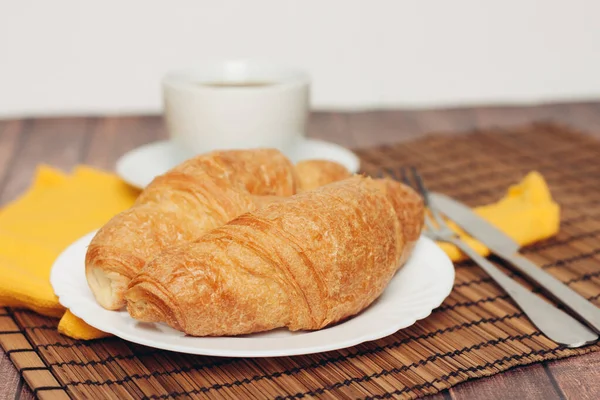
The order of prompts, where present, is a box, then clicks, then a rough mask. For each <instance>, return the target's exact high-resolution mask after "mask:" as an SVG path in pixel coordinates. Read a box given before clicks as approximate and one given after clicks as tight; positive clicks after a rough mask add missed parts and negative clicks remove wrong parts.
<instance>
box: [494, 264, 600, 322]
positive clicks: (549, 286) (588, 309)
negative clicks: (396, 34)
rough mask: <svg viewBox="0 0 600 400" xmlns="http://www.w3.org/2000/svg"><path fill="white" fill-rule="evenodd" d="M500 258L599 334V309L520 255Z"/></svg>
mask: <svg viewBox="0 0 600 400" xmlns="http://www.w3.org/2000/svg"><path fill="white" fill-rule="evenodd" d="M501 257H502V258H503V259H504V260H506V261H508V262H509V263H511V264H512V265H514V266H515V267H516V269H517V270H519V271H520V272H522V273H523V274H525V275H527V276H528V277H529V278H530V279H531V280H532V281H533V282H535V283H536V284H537V285H539V286H540V287H541V288H543V289H544V290H545V291H546V292H548V294H550V295H551V296H552V297H554V298H555V299H556V300H557V301H558V302H560V303H562V304H563V305H565V306H566V307H567V308H569V310H571V311H572V312H573V313H575V314H576V315H578V316H579V317H580V318H581V319H582V320H583V321H585V322H587V324H588V325H589V326H590V327H591V328H593V329H594V330H595V331H596V332H598V333H600V308H598V307H596V306H595V305H594V304H592V303H591V302H590V301H588V300H587V299H586V298H585V297H583V296H581V295H580V294H579V293H577V292H576V291H574V290H573V289H571V288H570V287H568V286H567V285H565V284H564V283H562V282H561V281H560V280H558V279H556V278H555V277H554V276H552V275H551V274H549V273H548V272H546V271H544V270H543V269H541V268H540V267H538V266H537V265H536V264H534V263H533V262H531V261H529V260H528V259H527V258H525V257H523V256H522V255H520V254H512V255H508V256H504V255H502V256H501Z"/></svg>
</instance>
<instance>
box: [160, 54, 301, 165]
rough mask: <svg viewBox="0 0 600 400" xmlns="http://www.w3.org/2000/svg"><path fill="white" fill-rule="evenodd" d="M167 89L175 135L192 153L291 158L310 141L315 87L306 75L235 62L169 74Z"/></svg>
mask: <svg viewBox="0 0 600 400" xmlns="http://www.w3.org/2000/svg"><path fill="white" fill-rule="evenodd" d="M162 84H163V98H164V107H165V119H166V123H167V129H168V131H169V135H170V136H171V139H172V140H173V141H175V142H176V143H177V144H179V145H181V148H182V149H185V151H187V152H188V153H193V154H199V153H203V152H207V151H211V150H216V149H244V148H257V147H271V148H276V149H279V150H281V151H284V152H286V151H287V150H289V149H290V148H291V147H293V146H294V143H296V142H297V141H298V140H301V139H302V138H303V136H304V135H305V128H306V121H307V117H308V112H309V86H310V81H309V77H308V75H307V74H306V73H305V72H303V71H299V70H294V69H291V68H285V67H281V66H276V65H272V64H267V63H260V62H253V61H230V62H224V63H221V64H213V65H206V66H202V67H197V68H190V69H187V70H181V71H174V72H171V73H168V74H167V75H166V76H165V78H164V79H163V82H162Z"/></svg>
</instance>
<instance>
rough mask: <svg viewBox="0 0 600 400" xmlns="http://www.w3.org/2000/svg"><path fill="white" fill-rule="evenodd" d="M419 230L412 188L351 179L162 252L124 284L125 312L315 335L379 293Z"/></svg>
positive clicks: (187, 324) (237, 329) (201, 325)
mask: <svg viewBox="0 0 600 400" xmlns="http://www.w3.org/2000/svg"><path fill="white" fill-rule="evenodd" d="M422 224H423V205H422V202H421V200H420V198H419V196H418V195H417V194H416V193H414V192H413V191H412V190H410V189H408V188H407V187H406V186H404V185H402V184H400V183H397V182H393V181H389V180H372V179H370V178H365V177H361V176H356V177H353V178H350V179H346V180H344V181H340V182H337V183H333V184H330V185H327V186H324V187H322V188H319V189H316V190H313V191H310V192H306V193H302V194H298V195H295V196H293V197H291V198H288V199H284V200H280V201H278V202H276V203H273V204H270V205H268V206H266V207H263V208H260V209H258V210H256V211H253V212H250V213H246V214H244V215H242V216H240V217H238V218H236V219H234V220H233V221H231V222H229V223H228V224H226V225H224V226H222V227H219V228H216V229H214V230H212V231H210V232H209V233H207V234H205V235H204V236H202V237H201V238H200V239H198V240H195V241H193V242H191V243H187V244H184V245H181V246H177V247H176V248H172V249H170V250H168V251H166V252H164V253H162V254H161V255H160V256H158V257H157V258H155V259H154V260H153V261H151V262H150V263H149V264H148V265H146V266H145V267H144V268H143V269H142V271H141V272H140V273H139V274H138V275H137V276H136V277H135V278H134V279H133V280H132V281H131V283H130V285H129V289H128V290H127V292H126V299H127V309H128V311H129V313H130V314H131V316H132V317H133V318H136V319H138V320H142V321H149V322H166V323H167V324H169V325H170V326H172V327H174V328H175V329H179V330H182V331H184V332H186V333H188V334H191V335H196V336H221V335H239V334H247V333H252V332H259V331H265V330H270V329H274V328H278V327H288V328H289V329H290V330H313V329H320V328H323V327H325V326H327V325H329V324H331V323H335V322H337V321H340V320H343V319H345V318H347V317H349V316H352V315H355V314H357V313H358V312H360V311H361V310H363V309H364V308H365V307H367V306H368V305H369V304H371V303H372V302H373V301H374V300H375V299H376V298H377V297H378V296H379V295H380V294H381V293H382V292H383V290H384V289H385V287H386V285H387V284H388V283H389V281H390V279H391V278H392V277H393V275H394V273H395V272H396V271H397V269H398V268H399V267H400V266H401V265H402V264H403V262H404V261H405V260H406V258H407V257H408V254H409V253H410V251H411V250H412V248H413V246H414V243H415V242H416V240H417V239H418V236H419V234H420V231H421V227H422Z"/></svg>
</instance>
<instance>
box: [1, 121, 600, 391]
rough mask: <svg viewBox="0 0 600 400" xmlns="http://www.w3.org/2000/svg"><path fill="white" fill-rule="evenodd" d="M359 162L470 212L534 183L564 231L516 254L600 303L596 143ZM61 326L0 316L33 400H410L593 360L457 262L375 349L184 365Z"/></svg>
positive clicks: (191, 360) (497, 135) (420, 143)
mask: <svg viewBox="0 0 600 400" xmlns="http://www.w3.org/2000/svg"><path fill="white" fill-rule="evenodd" d="M357 153H358V154H359V156H360V157H361V159H362V160H363V169H364V171H365V172H366V173H368V174H372V175H377V174H379V173H380V172H382V171H383V172H387V173H389V174H394V173H397V171H398V168H399V167H401V166H405V165H414V166H416V167H418V168H419V170H420V171H421V173H422V175H423V176H424V178H425V180H426V181H427V184H428V186H430V187H431V188H432V189H434V190H439V191H443V192H445V193H447V194H449V195H451V196H454V197H456V198H458V199H460V200H462V201H464V202H465V203H467V204H469V205H472V206H474V205H478V204H484V203H488V202H492V201H495V200H496V199H498V198H499V196H501V195H502V194H503V193H504V192H505V190H506V188H507V187H508V186H509V185H511V184H513V183H515V182H517V181H518V180H520V179H521V178H522V177H523V176H524V175H525V174H526V173H527V172H529V171H531V170H538V171H540V172H541V173H542V174H543V175H544V177H545V178H546V179H547V181H548V183H549V185H550V187H551V190H552V193H553V195H554V197H555V199H556V200H557V202H558V203H560V204H561V206H562V215H561V231H560V233H559V234H558V235H557V236H556V237H554V238H551V239H549V240H546V241H543V242H540V243H536V244H534V245H532V246H529V247H527V248H526V249H524V253H525V254H527V256H528V257H529V258H531V260H533V261H534V262H536V263H538V264H540V265H541V266H542V268H544V269H546V270H547V271H549V272H550V273H552V274H553V275H555V276H556V277H557V278H559V279H561V280H562V281H563V282H565V283H567V284H568V285H570V286H571V287H572V288H573V289H575V290H576V291H578V292H579V293H581V294H582V295H583V296H585V297H587V298H588V299H590V300H591V301H592V302H594V303H595V304H597V305H600V241H599V240H598V238H599V237H600V185H599V184H598V183H599V182H598V177H599V176H600V142H599V141H597V140H595V139H593V138H591V137H589V136H585V135H582V134H579V133H577V132H573V131H571V130H569V129H567V128H564V127H560V126H554V125H548V124H536V125H531V126H526V127H522V128H514V129H490V130H486V131H481V132H473V133H471V134H468V135H463V136H448V135H432V136H428V137H425V138H423V139H419V140H416V141H412V142H404V143H401V144H397V145H388V146H383V147H378V148H371V149H359V150H357ZM501 268H503V269H504V270H505V271H506V272H507V273H509V274H510V275H511V276H513V277H514V278H515V279H517V280H519V281H521V282H523V283H525V284H526V282H524V281H523V280H522V279H521V278H520V277H519V276H518V275H517V274H514V273H512V272H511V271H509V270H507V269H506V268H504V267H502V266H501ZM534 290H535V289H534ZM56 323H57V321H56V320H55V319H51V318H46V317H42V316H40V315H37V314H35V313H33V312H30V311H27V310H10V309H1V308H0V344H1V345H2V347H3V348H4V349H5V351H7V352H9V353H10V354H9V355H10V358H11V360H12V362H13V363H14V364H15V365H16V366H17V368H18V369H19V370H21V371H22V374H23V375H24V377H25V380H26V382H27V384H28V385H29V386H30V387H31V388H32V389H33V390H34V391H36V394H38V395H39V397H40V398H46V397H48V398H50V397H52V398H54V397H55V396H58V395H62V396H63V397H65V398H67V395H69V396H71V397H73V398H114V399H138V398H152V399H161V398H165V399H166V398H179V397H186V398H187V397H190V396H191V397H198V398H206V397H210V398H264V397H267V398H301V397H305V396H319V397H324V398H344V397H351V398H374V399H378V398H390V397H394V398H415V397H419V396H423V395H426V394H431V393H435V392H438V391H440V390H443V389H446V388H448V387H450V386H452V385H455V384H457V383H459V382H462V381H465V380H467V379H473V378H478V377H483V376H488V375H493V374H496V373H498V372H501V371H504V370H506V369H508V368H511V367H514V366H517V365H524V364H530V363H535V362H540V361H543V360H550V359H556V358H562V357H569V356H574V355H577V354H583V353H586V352H590V351H597V350H599V349H600V346H598V345H592V346H588V347H586V348H582V349H564V348H561V347H559V346H557V345H556V344H555V343H553V342H552V341H550V340H549V339H547V338H546V337H545V336H543V335H542V334H541V333H540V332H539V331H537V329H535V327H533V326H532V325H531V323H530V322H529V321H528V320H527V319H526V318H525V317H524V316H523V313H522V312H521V311H520V310H519V309H518V308H517V307H516V306H515V305H514V304H513V303H512V302H511V300H510V299H509V298H508V296H507V295H506V294H505V293H504V292H503V291H502V290H501V289H500V288H498V286H496V285H495V284H494V282H493V281H491V279H490V278H488V276H487V275H486V274H485V273H484V272H483V271H482V270H481V269H479V268H478V267H476V266H475V265H474V264H473V263H471V262H469V261H464V262H460V263H457V264H456V281H455V287H454V290H453V292H452V293H451V295H450V296H449V297H448V299H447V300H446V301H445V302H444V303H443V304H442V306H440V307H439V308H438V309H436V310H434V312H433V313H432V314H431V316H430V317H428V318H427V319H425V320H423V321H419V322H417V323H416V324H415V325H413V326H411V327H409V328H407V329H404V330H402V331H400V332H397V333H396V334H394V335H391V336H389V337H386V338H383V339H381V340H377V341H374V342H369V343H363V344H361V345H358V346H355V347H353V348H349V349H344V350H340V351H332V352H328V353H323V354H314V355H308V356H298V357H281V358H271V359H231V358H218V357H201V356H190V355H186V354H178V353H171V352H165V351H160V350H155V349H151V348H146V347H144V346H139V345H135V344H132V343H127V342H125V341H122V340H120V339H117V338H108V339H103V340H96V341H92V342H80V341H75V340H72V339H69V338H66V337H63V336H61V335H59V334H58V333H57V332H56V329H55V327H56Z"/></svg>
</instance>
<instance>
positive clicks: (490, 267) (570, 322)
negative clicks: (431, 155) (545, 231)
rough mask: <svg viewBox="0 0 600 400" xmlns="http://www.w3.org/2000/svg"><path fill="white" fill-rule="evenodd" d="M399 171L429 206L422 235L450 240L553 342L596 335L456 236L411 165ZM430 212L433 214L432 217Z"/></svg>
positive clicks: (575, 343) (575, 342)
mask: <svg viewBox="0 0 600 400" xmlns="http://www.w3.org/2000/svg"><path fill="white" fill-rule="evenodd" d="M387 172H388V173H390V172H391V174H390V175H391V176H392V177H393V178H394V179H396V180H399V179H398V177H397V176H396V174H395V173H394V171H387ZM401 175H402V177H401V180H402V181H403V182H404V183H405V184H407V185H408V186H410V187H412V188H413V189H415V190H416V191H417V192H418V193H419V194H420V195H421V196H422V197H423V201H424V203H425V206H426V207H427V208H428V209H429V212H426V213H425V229H424V233H425V235H426V236H427V237H429V238H430V239H433V240H438V241H442V242H447V243H451V244H453V245H455V246H456V247H458V248H459V249H460V250H461V251H462V252H463V253H465V254H466V255H467V256H468V257H469V258H471V260H473V261H474V262H475V263H476V264H477V265H479V266H480V267H481V268H482V269H483V270H484V271H485V272H486V273H487V274H488V275H489V276H490V277H491V278H492V279H493V280H494V281H495V282H496V283H497V284H498V285H499V286H500V287H501V288H502V289H504V290H505V291H506V293H508V295H509V296H510V297H511V298H512V299H513V301H514V302H515V303H516V304H517V305H518V306H519V307H520V308H521V310H523V313H524V314H525V315H527V317H528V318H529V319H530V320H531V322H532V323H533V324H534V325H535V326H537V327H538V329H539V330H540V331H541V332H542V333H543V334H544V335H546V336H547V337H548V338H550V339H551V340H553V341H554V342H556V343H559V344H563V345H566V346H567V347H572V348H574V347H581V346H584V345H586V344H588V343H591V342H594V341H596V340H597V339H598V335H596V334H595V333H594V332H592V331H591V330H590V329H588V328H587V327H586V326H585V325H583V324H582V323H580V322H579V321H577V320H576V319H575V318H573V317H571V316H570V315H569V314H567V313H566V312H564V311H562V310H560V309H558V308H557V307H555V306H554V305H552V304H550V303H548V302H547V301H545V300H543V299H542V298H540V297H539V296H537V295H536V294H534V293H533V292H531V291H530V290H528V289H527V288H525V287H524V286H522V285H521V284H520V283H518V282H516V281H514V280H513V279H511V278H510V277H508V276H507V275H506V274H504V273H503V272H502V271H501V270H500V269H499V268H498V267H496V266H495V265H494V264H492V263H491V262H490V261H488V260H487V259H486V258H485V257H483V256H481V255H479V253H477V252H476V251H474V250H473V249H472V248H471V247H470V246H469V245H468V244H467V243H466V242H464V241H463V240H462V239H460V236H458V234H457V233H455V232H454V231H453V230H452V229H450V227H448V225H447V224H446V222H445V221H444V219H443V218H442V215H441V213H440V211H439V210H437V209H436V208H435V207H432V205H431V203H430V201H429V192H428V191H427V189H426V188H425V185H424V183H423V179H422V178H421V176H420V175H419V173H418V172H417V170H416V169H415V168H414V167H412V168H410V175H411V176H412V179H410V178H409V176H408V174H407V169H406V168H402V172H401ZM430 214H431V215H433V218H432V217H431V215H430Z"/></svg>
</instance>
